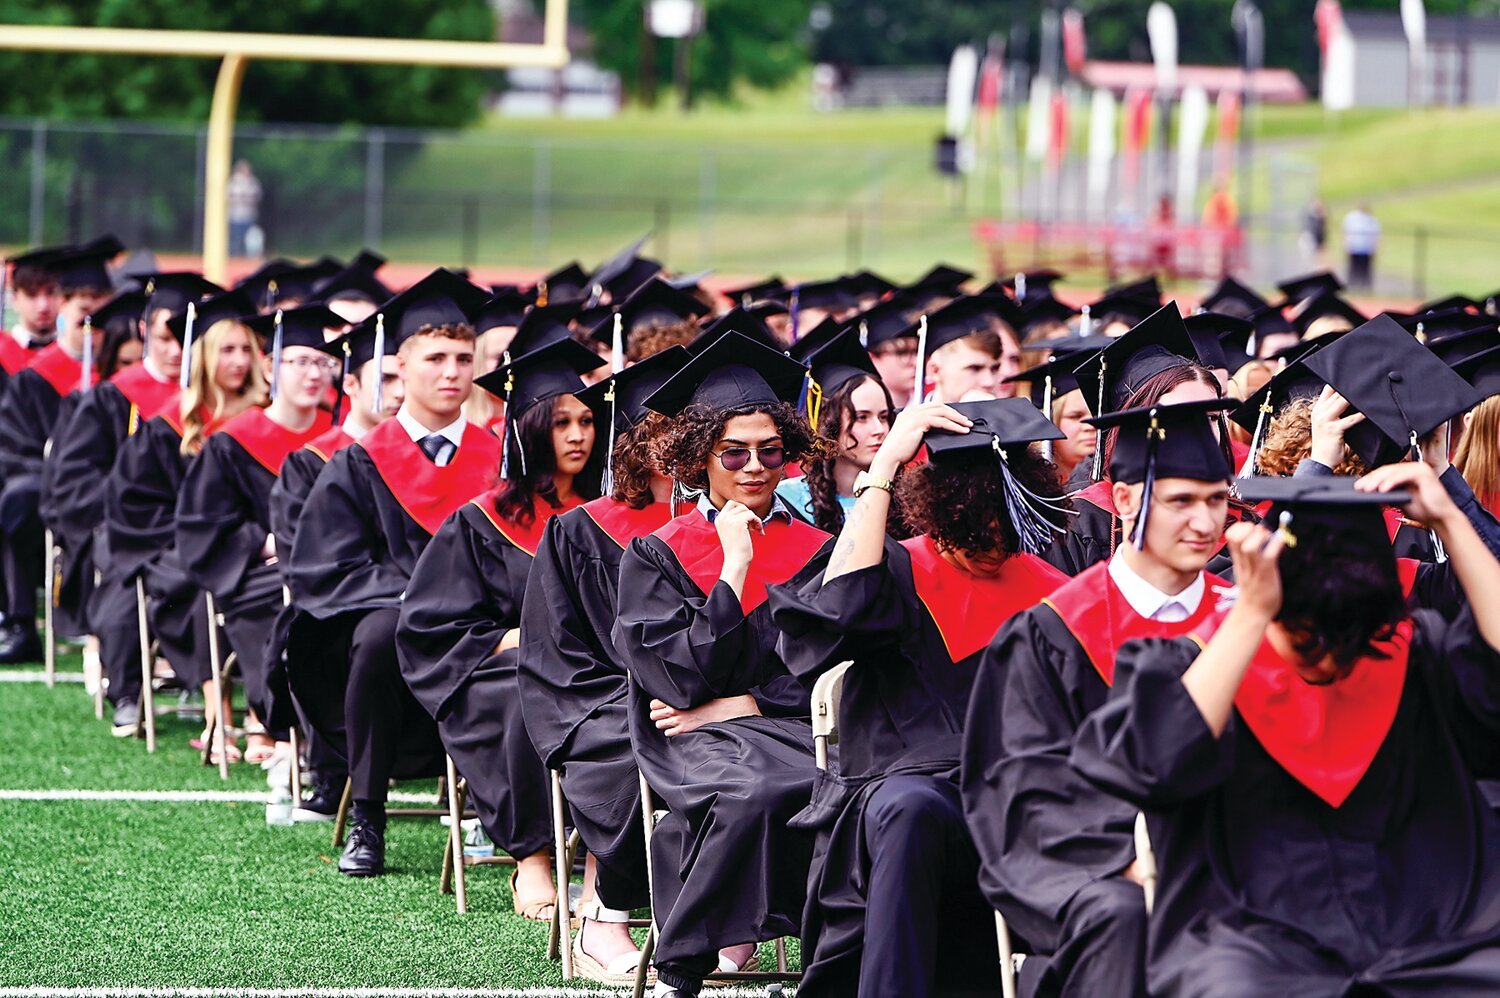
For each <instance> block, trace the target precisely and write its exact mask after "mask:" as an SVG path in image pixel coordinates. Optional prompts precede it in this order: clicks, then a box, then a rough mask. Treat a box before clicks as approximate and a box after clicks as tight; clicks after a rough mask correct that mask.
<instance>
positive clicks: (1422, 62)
mask: <svg viewBox="0 0 1500 998" xmlns="http://www.w3.org/2000/svg"><path fill="white" fill-rule="evenodd" d="M1401 28H1402V30H1404V31H1405V32H1406V46H1407V72H1408V73H1410V74H1411V76H1410V79H1409V81H1408V83H1407V86H1406V91H1407V95H1408V97H1409V99H1410V100H1411V102H1412V103H1413V104H1424V103H1426V101H1425V100H1424V99H1423V93H1422V91H1423V90H1424V89H1426V88H1425V87H1424V85H1423V84H1424V81H1425V79H1426V75H1427V74H1426V72H1425V69H1426V66H1427V8H1426V7H1425V6H1424V5H1423V3H1422V0H1401Z"/></svg>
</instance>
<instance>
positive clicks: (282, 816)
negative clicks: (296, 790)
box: [266, 787, 296, 825]
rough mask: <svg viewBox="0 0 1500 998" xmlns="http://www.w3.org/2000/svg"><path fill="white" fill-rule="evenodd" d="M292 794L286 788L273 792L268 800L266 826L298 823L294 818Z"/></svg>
mask: <svg viewBox="0 0 1500 998" xmlns="http://www.w3.org/2000/svg"><path fill="white" fill-rule="evenodd" d="M292 804H293V801H292V794H291V791H289V790H288V789H287V788H286V787H277V788H276V789H275V790H272V791H271V795H270V796H269V797H267V798H266V824H268V825H291V824H295V823H296V819H295V818H294V817H293V816H292Z"/></svg>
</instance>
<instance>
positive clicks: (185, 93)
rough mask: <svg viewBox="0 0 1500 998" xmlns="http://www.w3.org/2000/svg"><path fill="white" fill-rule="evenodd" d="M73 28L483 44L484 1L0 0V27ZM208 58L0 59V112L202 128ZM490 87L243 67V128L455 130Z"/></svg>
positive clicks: (378, 72) (0, 54)
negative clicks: (266, 124) (314, 125)
mask: <svg viewBox="0 0 1500 998" xmlns="http://www.w3.org/2000/svg"><path fill="white" fill-rule="evenodd" d="M5 23H10V24H76V25H94V26H99V27H119V28H177V29H200V30H210V31H256V32H274V33H289V34H318V35H356V36H367V37H391V38H435V39H452V40H463V41H484V40H488V39H492V38H494V36H495V22H494V15H493V13H492V12H491V10H490V7H489V5H488V3H487V2H486V0H421V2H414V0H296V2H280V3H277V2H270V3H267V2H264V0H0V24H5ZM217 72H218V65H217V63H215V62H214V61H213V60H211V59H165V58H156V57H132V56H102V55H96V54H93V53H43V52H15V51H3V50H0V79H3V80H5V86H4V87H0V114H6V115H15V116H22V117H29V116H38V117H46V118H50V119H65V118H145V119H158V120H161V119H166V120H170V119H187V120H193V121H201V120H203V119H204V118H206V117H207V115H208V106H209V102H210V99H211V97H212V94H213V85H214V77H215V74H216V73H217ZM486 89H488V88H487V81H486V79H485V76H484V74H482V73H479V72H476V71H474V70H465V69H441V68H434V67H410V66H363V65H357V64H343V63H291V62H251V63H250V65H249V67H248V68H247V70H246V73H245V82H244V86H243V88H242V90H241V96H240V108H239V116H240V118H241V120H244V121H279V122H288V121H289V122H321V123H332V124H346V123H347V124H384V125H414V126H426V127H456V126H460V125H464V124H467V123H469V122H471V121H473V120H474V119H475V118H476V117H477V116H478V114H479V113H480V110H481V100H482V98H483V96H484V93H485V91H486Z"/></svg>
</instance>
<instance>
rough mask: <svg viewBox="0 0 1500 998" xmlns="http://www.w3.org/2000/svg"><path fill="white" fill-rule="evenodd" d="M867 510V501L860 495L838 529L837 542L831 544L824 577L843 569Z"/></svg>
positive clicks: (852, 549) (868, 510) (868, 507)
mask: <svg viewBox="0 0 1500 998" xmlns="http://www.w3.org/2000/svg"><path fill="white" fill-rule="evenodd" d="M869 512H870V504H869V502H868V501H867V500H866V499H865V498H864V496H860V498H859V501H858V502H856V503H855V504H854V508H853V509H851V510H850V511H849V515H848V516H846V517H845V518H844V529H843V530H841V531H839V540H838V543H837V544H835V545H834V546H833V554H832V555H830V556H829V558H828V570H827V571H826V572H824V575H825V577H826V576H832V575H837V574H839V573H840V572H842V571H843V570H844V565H845V564H847V563H848V561H849V556H850V555H851V554H853V553H854V543H855V535H856V534H858V533H859V525H860V524H861V523H862V522H863V521H864V518H865V516H866V515H867V514H868V513H869Z"/></svg>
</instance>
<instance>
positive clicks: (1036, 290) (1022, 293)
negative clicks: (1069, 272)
mask: <svg viewBox="0 0 1500 998" xmlns="http://www.w3.org/2000/svg"><path fill="white" fill-rule="evenodd" d="M1017 276H1019V277H1020V279H1021V280H1020V283H1021V284H1022V285H1024V288H1021V289H1018V288H1017V287H1016V283H1017V281H1016V277H1017ZM1062 279H1063V275H1062V274H1060V273H1058V272H1057V271H1055V270H1025V271H1018V272H1017V273H1016V274H1013V275H1011V276H1010V277H1007V278H1006V279H1005V280H1003V281H1000V282H999V284H998V285H995V286H998V287H1002V288H1006V289H1008V290H1010V291H1013V292H1015V296H1016V299H1017V300H1018V301H1022V302H1028V301H1030V300H1031V299H1033V298H1040V297H1046V298H1050V297H1052V285H1054V284H1056V283H1057V282H1058V281H1060V280H1062Z"/></svg>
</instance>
